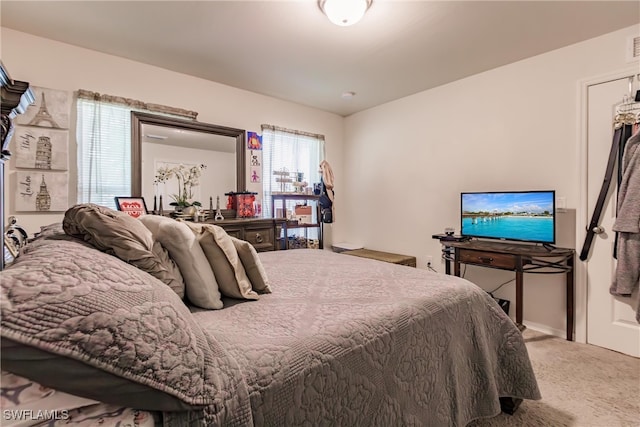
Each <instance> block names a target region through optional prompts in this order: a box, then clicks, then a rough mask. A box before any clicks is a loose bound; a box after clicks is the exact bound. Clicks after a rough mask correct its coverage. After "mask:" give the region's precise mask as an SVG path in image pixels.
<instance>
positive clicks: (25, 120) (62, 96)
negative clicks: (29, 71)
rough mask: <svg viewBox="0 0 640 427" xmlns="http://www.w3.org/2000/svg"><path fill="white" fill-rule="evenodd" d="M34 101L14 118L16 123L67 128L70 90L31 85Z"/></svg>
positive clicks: (69, 110) (69, 112) (69, 111)
mask: <svg viewBox="0 0 640 427" xmlns="http://www.w3.org/2000/svg"><path fill="white" fill-rule="evenodd" d="M32 89H33V93H34V95H35V97H36V102H34V103H33V104H31V105H30V106H29V108H27V111H26V112H25V113H24V114H22V115H20V116H18V117H17V118H16V124H18V125H23V126H37V127H43V128H54V129H66V130H68V129H69V115H70V114H71V98H72V95H71V93H70V92H67V91H63V90H56V89H47V88H42V87H37V86H33V87H32Z"/></svg>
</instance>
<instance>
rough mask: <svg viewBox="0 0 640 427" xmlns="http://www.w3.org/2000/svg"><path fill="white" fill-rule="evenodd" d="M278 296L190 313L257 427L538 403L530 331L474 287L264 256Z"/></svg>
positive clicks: (451, 417) (453, 415)
mask: <svg viewBox="0 0 640 427" xmlns="http://www.w3.org/2000/svg"><path fill="white" fill-rule="evenodd" d="M260 256H261V259H262V262H263V264H264V267H265V269H266V271H267V273H268V277H269V280H270V282H271V288H272V290H273V293H272V294H268V295H262V296H261V298H260V300H259V301H242V302H240V301H233V300H226V301H225V308H224V309H223V310H215V311H211V310H200V309H194V310H192V312H193V316H194V318H195V321H196V323H198V324H199V325H200V326H201V327H202V328H203V330H204V331H205V332H207V333H210V334H212V335H214V336H215V337H216V340H217V341H218V342H219V343H220V344H221V345H222V347H223V348H224V349H225V350H226V351H227V353H228V354H229V355H230V356H231V357H232V358H233V359H235V360H236V361H237V363H238V364H239V366H240V370H241V372H242V374H243V376H244V378H245V381H246V383H247V385H248V388H249V398H250V403H251V412H252V416H253V423H254V425H258V426H262V425H264V426H276V425H277V426H283V425H298V426H302V425H339V426H385V427H386V426H392V425H396V426H397V425H405V426H410V425H414V426H418V425H419V426H464V425H466V424H467V423H468V422H469V421H471V420H473V419H476V418H480V417H491V416H494V415H497V414H498V413H499V412H500V404H499V397H506V396H511V397H516V398H524V399H539V398H540V393H539V391H538V387H537V383H536V379H535V377H534V373H533V371H532V368H531V365H530V361H529V357H528V354H527V350H526V347H525V344H524V341H523V338H522V336H521V334H520V332H519V331H518V329H517V328H516V326H515V325H514V323H513V322H512V321H511V320H510V319H509V318H508V317H507V316H506V314H505V313H504V312H503V311H502V309H500V307H499V306H498V305H497V304H496V303H495V301H494V300H493V299H492V298H491V297H490V296H489V295H487V294H486V293H485V292H484V291H482V290H481V289H480V288H478V287H477V286H475V285H473V284H472V283H470V282H468V281H466V280H464V279H460V278H457V277H452V276H445V275H441V274H435V273H430V272H427V271H425V270H419V269H415V268H409V267H404V266H399V265H395V264H388V263H382V262H379V261H374V260H369V259H363V258H358V257H350V256H345V255H340V254H335V253H331V252H328V251H319V250H313V249H303V250H291V251H281V252H268V253H262V254H260Z"/></svg>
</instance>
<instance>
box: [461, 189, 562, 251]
mask: <svg viewBox="0 0 640 427" xmlns="http://www.w3.org/2000/svg"><path fill="white" fill-rule="evenodd" d="M460 206H461V223H462V227H461V229H460V234H461V235H463V236H468V237H480V238H487V239H503V240H520V241H525V242H536V243H555V238H556V232H555V191H505V192H484V193H462V194H461V205H460Z"/></svg>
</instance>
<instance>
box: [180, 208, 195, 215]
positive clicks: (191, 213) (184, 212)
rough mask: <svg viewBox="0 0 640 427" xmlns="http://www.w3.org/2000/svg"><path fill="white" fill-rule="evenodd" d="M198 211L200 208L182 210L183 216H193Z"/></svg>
mask: <svg viewBox="0 0 640 427" xmlns="http://www.w3.org/2000/svg"><path fill="white" fill-rule="evenodd" d="M197 211H198V208H196V207H195V206H187V207H185V208H182V215H187V216H193V214H194V213H196V212H197Z"/></svg>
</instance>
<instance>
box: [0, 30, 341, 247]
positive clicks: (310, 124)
mask: <svg viewBox="0 0 640 427" xmlns="http://www.w3.org/2000/svg"><path fill="white" fill-rule="evenodd" d="M0 35H1V36H2V37H1V45H0V47H1V49H2V50H1V52H0V53H1V55H2V56H1V57H2V62H3V63H4V65H5V66H6V67H7V69H8V70H9V73H11V76H12V77H13V78H14V79H17V80H24V81H28V82H29V83H30V84H31V85H34V86H40V87H46V88H52V89H58V90H67V91H75V90H77V89H87V90H91V91H95V92H100V93H107V94H111V95H119V96H124V97H128V98H133V99H138V100H141V101H145V102H150V103H156V104H164V105H170V106H173V107H179V108H185V109H188V110H195V111H197V112H198V113H199V114H198V120H199V121H201V122H206V123H214V124H218V125H223V126H229V127H236V128H241V129H246V130H249V131H257V132H260V125H261V124H262V123H270V124H274V125H278V126H282V127H287V128H292V129H300V130H304V131H308V132H313V133H319V134H324V135H325V137H326V151H327V160H328V161H329V163H331V166H332V168H333V170H334V173H335V175H336V177H337V179H341V176H342V160H341V155H342V154H341V153H342V135H343V119H342V117H340V116H338V115H335V114H330V113H327V112H324V111H320V110H317V109H313V108H308V107H305V106H302V105H299V104H294V103H291V102H285V101H281V100H278V99H275V98H271V97H267V96H263V95H258V94H255V93H252V92H247V91H244V90H240V89H236V88H233V87H229V86H225V85H222V84H219V83H215V82H211V81H207V80H203V79H199V78H195V77H191V76H187V75H184V74H179V73H175V72H172V71H167V70H164V69H161V68H157V67H153V66H149V65H145V64H141V63H138V62H134V61H130V60H127V59H124V58H119V57H115V56H111V55H105V54H102V53H99V52H95V51H91V50H87V49H82V48H78V47H75V46H71V45H68V44H64V43H58V42H55V41H52V40H48V39H43V38H40V37H35V36H32V35H29V34H25V33H21V32H17V31H14V30H11V29H8V28H0ZM73 116H74V114H72V117H73ZM73 126H74V125H73V124H72V128H73ZM69 142H70V144H69V145H70V147H69V148H70V159H69V160H70V162H69V163H70V165H71V170H70V178H71V179H70V183H71V184H70V187H71V188H70V193H71V194H70V196H69V200H70V203H74V202H75V200H76V191H75V183H76V175H77V171H76V170H75V163H76V162H75V160H74V159H75V156H76V153H75V146H76V144H75V137H74V136H73V129H72V130H71V136H70V141H69ZM7 175H8V176H7V177H8V179H7V187H6V192H5V201H6V203H7V208H8V209H7V214H9V215H13V214H15V212H14V211H13V200H12V199H13V192H14V191H15V189H16V183H15V169H14V167H13V160H10V161H9V164H8V171H7ZM250 189H251V188H250ZM252 190H253V191H255V189H252ZM222 202H224V200H223V201H222ZM18 217H19V219H20V223H21V224H22V225H23V226H25V227H26V228H27V230H28V231H29V233H34V232H36V231H39V228H40V226H41V225H45V224H50V223H52V222H55V221H58V220H60V219H61V218H62V213H59V214H27V213H18ZM331 231H332V230H331V227H327V237H328V238H329V239H330V236H331Z"/></svg>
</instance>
